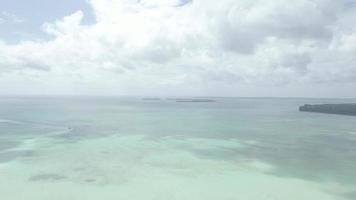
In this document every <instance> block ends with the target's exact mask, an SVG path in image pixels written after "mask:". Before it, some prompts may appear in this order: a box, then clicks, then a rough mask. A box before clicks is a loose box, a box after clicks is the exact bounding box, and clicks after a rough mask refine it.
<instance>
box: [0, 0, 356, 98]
mask: <svg viewBox="0 0 356 200" xmlns="http://www.w3.org/2000/svg"><path fill="white" fill-rule="evenodd" d="M0 94H3V95H105V96H121V95H136V96H237V97H327V98H328V97H335V98H343V97H356V0H337V1H335V0H293V1H289V0H268V1H265V0H264V1H263V0H252V1H251V0H219V1H213V0H61V1H57V0H17V1H13V0H0Z"/></svg>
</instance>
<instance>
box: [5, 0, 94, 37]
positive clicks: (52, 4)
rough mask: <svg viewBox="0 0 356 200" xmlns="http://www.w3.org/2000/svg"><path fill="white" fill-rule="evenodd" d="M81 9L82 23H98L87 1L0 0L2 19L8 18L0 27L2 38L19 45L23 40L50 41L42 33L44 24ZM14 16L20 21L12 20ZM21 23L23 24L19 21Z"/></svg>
mask: <svg viewBox="0 0 356 200" xmlns="http://www.w3.org/2000/svg"><path fill="white" fill-rule="evenodd" d="M77 10H82V11H83V13H84V18H83V21H82V23H84V24H91V23H94V22H95V17H94V15H93V12H92V9H91V7H90V5H89V4H88V2H87V1H86V0H60V1H58V0H16V1H14V0H1V1H0V18H3V19H4V20H5V18H7V19H8V20H7V21H6V22H5V21H3V22H2V24H1V26H0V38H1V39H3V40H5V41H7V42H10V43H16V42H18V41H20V40H29V39H48V35H47V34H45V33H44V31H43V30H42V24H43V23H44V22H54V21H56V20H58V19H61V18H62V17H63V16H67V15H70V14H72V13H73V12H75V11H77ZM7 15H13V16H14V17H16V19H18V21H17V20H12V19H9V18H12V17H11V16H10V17H9V16H7ZM20 21H21V22H20Z"/></svg>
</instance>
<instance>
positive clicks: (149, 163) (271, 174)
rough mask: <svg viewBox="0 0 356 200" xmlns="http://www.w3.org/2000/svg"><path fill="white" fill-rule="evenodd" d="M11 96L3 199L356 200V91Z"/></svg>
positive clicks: (4, 126)
mask: <svg viewBox="0 0 356 200" xmlns="http://www.w3.org/2000/svg"><path fill="white" fill-rule="evenodd" d="M213 99H215V100H216V102H198V103H197V102H184V103H177V102H175V101H171V100H165V99H162V100H159V101H144V100H142V99H141V98H133V97H132V98H131V97H130V98H129V97H121V98H104V97H101V98H99V97H98V98H95V97H1V98H0V199H6V200H22V199H26V200H48V199H52V200H62V199H63V200H67V199H75V200H76V199H78V200H79V199H86V200H91V199H93V200H94V199H132V200H136V199H137V200H141V199H145V200H161V199H162V200H167V199H179V200H185V199H186V200H197V199H204V200H210V199H211V200H213V199H214V200H216V199H222V200H234V199H238V200H244V199H246V200H285V199H288V200H294V199H295V200H300V199H303V200H315V199H323V200H352V199H356V170H355V169H356V117H352V116H342V115H328V114H317V113H303V112H298V106H299V105H302V104H305V103H311V104H313V103H347V102H353V101H356V100H352V99H276V98H213Z"/></svg>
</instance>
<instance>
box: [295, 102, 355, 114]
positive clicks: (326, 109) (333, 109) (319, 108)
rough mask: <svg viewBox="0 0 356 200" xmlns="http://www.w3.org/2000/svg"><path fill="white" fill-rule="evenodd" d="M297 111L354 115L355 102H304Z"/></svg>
mask: <svg viewBox="0 0 356 200" xmlns="http://www.w3.org/2000/svg"><path fill="white" fill-rule="evenodd" d="M299 111H301V112H317V113H327V114H339V115H352V116H356V103H349V104H317V105H311V104H305V105H303V106H300V107H299Z"/></svg>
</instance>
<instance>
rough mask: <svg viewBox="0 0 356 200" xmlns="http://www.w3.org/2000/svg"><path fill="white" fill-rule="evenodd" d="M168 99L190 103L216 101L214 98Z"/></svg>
mask: <svg viewBox="0 0 356 200" xmlns="http://www.w3.org/2000/svg"><path fill="white" fill-rule="evenodd" d="M167 100H170V101H176V102H179V103H189V102H193V103H202V102H216V101H215V100H213V99H186V98H167Z"/></svg>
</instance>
